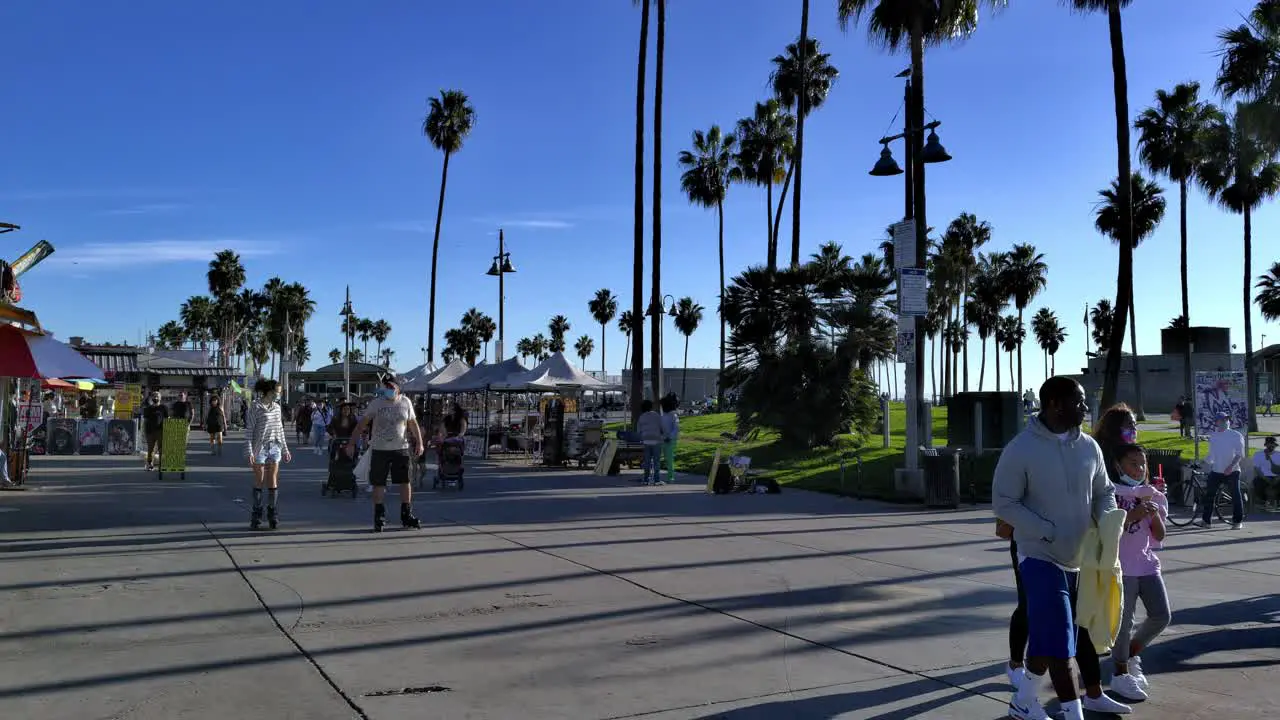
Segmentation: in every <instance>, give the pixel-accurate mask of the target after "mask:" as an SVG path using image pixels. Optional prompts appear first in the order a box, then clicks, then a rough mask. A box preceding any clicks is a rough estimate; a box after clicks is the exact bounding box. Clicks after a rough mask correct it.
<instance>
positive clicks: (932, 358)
mask: <svg viewBox="0 0 1280 720" xmlns="http://www.w3.org/2000/svg"><path fill="white" fill-rule="evenodd" d="M929 383H930V389H932V390H933V393H932V396H933V402H934V404H935V405H936V404H937V402H938V340H937V338H929ZM922 394H923V393H922Z"/></svg>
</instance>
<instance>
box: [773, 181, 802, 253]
mask: <svg viewBox="0 0 1280 720" xmlns="http://www.w3.org/2000/svg"><path fill="white" fill-rule="evenodd" d="M795 169H796V165H795V161H794V160H793V161H791V162H789V163H787V174H786V175H785V176H783V178H782V190H781V191H780V192H779V193H778V204H777V205H776V206H775V207H774V209H773V236H772V237H771V238H770V242H771V243H772V247H773V253H774V256H775V257H776V256H777V254H778V236H779V235H781V234H782V211H783V210H785V209H786V206H787V191H788V190H790V189H791V177H792V175H793V174H794V173H795ZM775 265H776V262H775Z"/></svg>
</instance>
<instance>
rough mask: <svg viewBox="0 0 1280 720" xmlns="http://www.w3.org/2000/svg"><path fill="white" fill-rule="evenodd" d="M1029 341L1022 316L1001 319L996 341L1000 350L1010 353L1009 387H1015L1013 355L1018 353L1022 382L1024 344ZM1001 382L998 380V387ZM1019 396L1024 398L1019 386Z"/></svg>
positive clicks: (1006, 316)
mask: <svg viewBox="0 0 1280 720" xmlns="http://www.w3.org/2000/svg"><path fill="white" fill-rule="evenodd" d="M1026 339H1027V329H1026V327H1025V326H1024V325H1023V324H1022V317H1021V315H1005V316H1004V317H1002V318H1000V325H999V326H998V328H997V330H996V340H997V342H999V343H1000V348H1001V349H1002V350H1004V351H1005V352H1007V353H1009V385H1010V386H1012V385H1013V354H1014V352H1015V351H1016V352H1017V353H1018V375H1019V377H1018V382H1019V383H1021V382H1022V377H1021V375H1022V343H1023V341H1024V340H1026ZM998 383H999V380H997V387H998ZM1018 396H1019V397H1021V396H1022V392H1021V385H1019V392H1018Z"/></svg>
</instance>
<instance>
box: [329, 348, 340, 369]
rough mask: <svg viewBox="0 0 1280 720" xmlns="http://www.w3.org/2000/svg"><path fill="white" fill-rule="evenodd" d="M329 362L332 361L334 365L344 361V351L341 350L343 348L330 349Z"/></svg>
mask: <svg viewBox="0 0 1280 720" xmlns="http://www.w3.org/2000/svg"><path fill="white" fill-rule="evenodd" d="M329 362H330V363H332V364H334V365H337V364H338V363H340V362H342V351H341V350H339V349H338V348H334V349H332V350H330V351H329Z"/></svg>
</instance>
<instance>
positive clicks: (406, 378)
mask: <svg viewBox="0 0 1280 720" xmlns="http://www.w3.org/2000/svg"><path fill="white" fill-rule="evenodd" d="M439 371H440V369H439V368H437V367H436V364H435V363H425V364H422V365H419V366H418V367H416V368H414V369H412V370H409V371H407V372H405V373H404V374H402V375H401V376H400V387H401V388H404V386H405V385H408V384H410V383H414V382H418V381H420V380H422V379H423V378H431V377H434V376H435V374H436V373H437V372H439ZM424 382H425V381H424Z"/></svg>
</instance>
